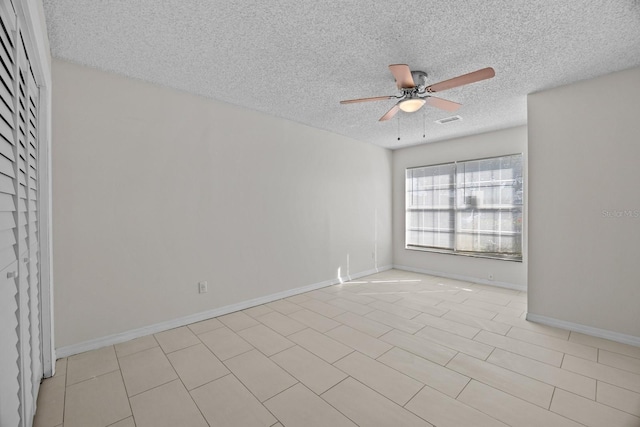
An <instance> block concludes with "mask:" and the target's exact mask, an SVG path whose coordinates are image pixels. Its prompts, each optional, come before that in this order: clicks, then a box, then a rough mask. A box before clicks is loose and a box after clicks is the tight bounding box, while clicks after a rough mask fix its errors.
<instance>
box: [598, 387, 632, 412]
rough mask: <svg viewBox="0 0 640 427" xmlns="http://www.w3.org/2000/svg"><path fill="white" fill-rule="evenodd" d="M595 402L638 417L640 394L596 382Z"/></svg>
mask: <svg viewBox="0 0 640 427" xmlns="http://www.w3.org/2000/svg"><path fill="white" fill-rule="evenodd" d="M596 400H597V401H598V402H600V403H603V404H605V405H609V406H612V407H614V408H617V409H620V410H621V411H625V412H628V413H629V414H631V415H635V416H637V417H640V393H635V392H633V391H629V390H626V389H624V388H620V387H616V386H614V385H611V384H607V383H603V382H602V381H598V389H597V397H596Z"/></svg>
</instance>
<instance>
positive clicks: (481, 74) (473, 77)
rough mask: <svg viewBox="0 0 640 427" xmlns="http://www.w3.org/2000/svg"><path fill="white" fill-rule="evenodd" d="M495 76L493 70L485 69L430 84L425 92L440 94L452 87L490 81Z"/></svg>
mask: <svg viewBox="0 0 640 427" xmlns="http://www.w3.org/2000/svg"><path fill="white" fill-rule="evenodd" d="M495 75H496V72H495V71H494V69H493V68H491V67H487V68H483V69H482V70H478V71H474V72H472V73H469V74H464V75H462V76H458V77H454V78H452V79H449V80H445V81H443V82H440V83H436V84H432V85H430V86H427V88H426V91H427V92H429V93H433V92H442V91H443V90H447V89H453V88H454V87H458V86H463V85H468V84H469V83H475V82H479V81H481V80H486V79H490V78H492V77H493V76H495Z"/></svg>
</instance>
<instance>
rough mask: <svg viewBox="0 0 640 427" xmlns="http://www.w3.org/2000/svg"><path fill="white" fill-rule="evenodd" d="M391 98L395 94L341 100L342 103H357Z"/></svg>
mask: <svg viewBox="0 0 640 427" xmlns="http://www.w3.org/2000/svg"><path fill="white" fill-rule="evenodd" d="M391 98H395V96H376V97H373V98H359V99H347V100H346V101H340V104H355V103H357V102H369V101H384V100H387V99H391Z"/></svg>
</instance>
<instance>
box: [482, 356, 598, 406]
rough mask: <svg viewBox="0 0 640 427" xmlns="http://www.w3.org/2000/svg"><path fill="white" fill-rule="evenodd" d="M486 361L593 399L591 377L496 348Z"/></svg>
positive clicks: (594, 392) (593, 382)
mask: <svg viewBox="0 0 640 427" xmlns="http://www.w3.org/2000/svg"><path fill="white" fill-rule="evenodd" d="M487 362H489V363H492V364H494V365H497V366H501V367H503V368H505V369H509V370H510V371H513V372H517V373H519V374H522V375H526V376H528V377H531V378H534V379H536V380H538V381H542V382H544V383H547V384H550V385H553V386H556V387H559V388H562V389H564V390H567V391H570V392H573V393H577V394H580V395H581V396H584V397H588V398H589V399H595V396H596V382H595V380H594V379H593V378H587V377H585V376H583V375H579V374H575V373H573V372H570V371H567V370H565V369H560V368H557V367H555V366H550V365H548V364H546V363H542V362H538V361H536V360H533V359H529V358H528V357H524V356H520V355H517V354H514V353H509V352H507V351H504V350H501V349H496V350H495V351H494V352H493V353H492V354H491V356H489V359H487Z"/></svg>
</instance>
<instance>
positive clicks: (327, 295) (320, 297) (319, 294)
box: [305, 288, 335, 302]
mask: <svg viewBox="0 0 640 427" xmlns="http://www.w3.org/2000/svg"><path fill="white" fill-rule="evenodd" d="M325 289H326V288H324V289H316V290H315V291H310V292H306V293H305V295H306V296H308V297H309V298H310V299H314V300H316V301H325V302H326V301H329V300H331V299H333V298H335V295H333V293H331V292H326V291H325Z"/></svg>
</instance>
